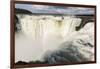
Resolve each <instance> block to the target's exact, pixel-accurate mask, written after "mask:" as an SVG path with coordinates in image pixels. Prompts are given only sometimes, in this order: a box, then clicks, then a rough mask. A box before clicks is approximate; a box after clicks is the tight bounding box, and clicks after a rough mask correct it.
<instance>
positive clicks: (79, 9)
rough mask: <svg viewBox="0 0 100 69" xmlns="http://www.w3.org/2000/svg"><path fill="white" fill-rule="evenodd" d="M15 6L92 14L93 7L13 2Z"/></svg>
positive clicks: (60, 12)
mask: <svg viewBox="0 0 100 69" xmlns="http://www.w3.org/2000/svg"><path fill="white" fill-rule="evenodd" d="M15 8H20V9H26V10H29V11H31V12H33V13H55V14H72V15H75V14H85V15H88V14H94V8H83V7H65V6H49V5H35V4H34V5H33V4H15Z"/></svg>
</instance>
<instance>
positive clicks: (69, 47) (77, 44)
mask: <svg viewBox="0 0 100 69" xmlns="http://www.w3.org/2000/svg"><path fill="white" fill-rule="evenodd" d="M16 16H17V18H18V21H17V24H16V27H17V31H16V35H15V49H16V50H15V62H18V61H20V60H22V61H26V62H29V61H31V60H33V61H36V60H40V61H45V62H47V63H50V64H51V63H58V62H59V63H61V62H63V61H66V62H72V59H73V61H77V62H81V61H84V60H86V61H93V60H94V59H93V58H94V56H93V55H94V47H93V46H94V22H88V23H87V24H86V25H85V26H84V27H83V28H82V29H80V30H79V31H76V27H77V26H79V25H80V24H81V22H82V19H81V18H78V17H76V16H69V15H68V16H54V15H27V14H24V15H23V14H17V15H16ZM49 53H50V54H49ZM57 54H58V55H57ZM61 54H63V55H61ZM69 57H70V58H72V59H69ZM49 59H52V60H49ZM60 59H62V61H60Z"/></svg>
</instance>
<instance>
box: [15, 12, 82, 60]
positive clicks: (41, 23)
mask: <svg viewBox="0 0 100 69" xmlns="http://www.w3.org/2000/svg"><path fill="white" fill-rule="evenodd" d="M17 16H19V19H20V24H21V27H22V29H21V31H22V32H23V33H24V34H25V35H26V36H28V37H30V38H32V39H33V40H35V41H38V44H37V45H40V46H42V48H43V52H45V51H47V50H55V49H57V47H58V46H59V44H60V43H61V41H62V40H63V39H64V38H65V37H66V36H67V37H68V35H70V34H71V33H72V32H74V31H75V27H76V26H77V25H79V24H80V23H81V19H80V18H76V17H73V16H57V17H54V16H53V15H41V16H39V15H38V16H37V15H23V16H24V17H23V18H20V16H21V14H17ZM62 17H63V18H64V19H62ZM33 48H34V47H33ZM32 55H34V54H32ZM37 56H38V54H37ZM27 59H28V58H27Z"/></svg>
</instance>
